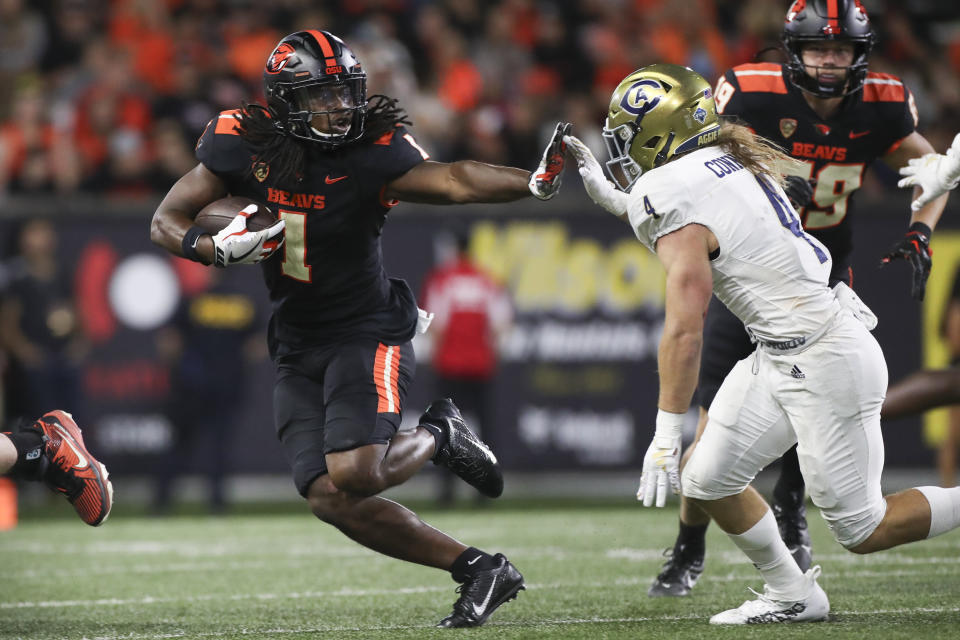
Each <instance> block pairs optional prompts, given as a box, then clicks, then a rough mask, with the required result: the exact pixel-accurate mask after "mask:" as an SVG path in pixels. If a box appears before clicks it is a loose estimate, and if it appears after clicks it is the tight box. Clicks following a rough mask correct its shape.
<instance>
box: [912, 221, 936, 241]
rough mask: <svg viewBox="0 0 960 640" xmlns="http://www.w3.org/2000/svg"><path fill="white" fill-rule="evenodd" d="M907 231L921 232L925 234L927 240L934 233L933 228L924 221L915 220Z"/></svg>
mask: <svg viewBox="0 0 960 640" xmlns="http://www.w3.org/2000/svg"><path fill="white" fill-rule="evenodd" d="M907 232H908V233H911V232H916V233H919V234H921V235H923V237H924V238H926V240H927V242H929V241H930V236H932V235H933V229H931V228H930V227H928V226H927V225H925V224H924V223H922V222H914V223H913V224H911V225H910V228H909V229H907Z"/></svg>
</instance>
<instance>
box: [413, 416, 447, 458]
mask: <svg viewBox="0 0 960 640" xmlns="http://www.w3.org/2000/svg"><path fill="white" fill-rule="evenodd" d="M420 426H421V427H423V428H424V429H426V430H427V431H429V432H430V433H431V435H433V439H434V440H435V441H436V443H435V445H436V448H435V449H434V450H433V456H431V457H433V458H436V457H437V452H439V451H440V449H442V448H443V446H444V445H445V444H447V436H446V434H444V432H443V429H441V428H440V427H438V426H437V425H435V424H430V423H429V422H421V423H420Z"/></svg>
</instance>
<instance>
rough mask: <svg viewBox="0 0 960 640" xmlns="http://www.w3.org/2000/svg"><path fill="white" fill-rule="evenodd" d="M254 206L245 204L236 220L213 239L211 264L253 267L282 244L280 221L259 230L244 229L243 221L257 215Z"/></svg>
mask: <svg viewBox="0 0 960 640" xmlns="http://www.w3.org/2000/svg"><path fill="white" fill-rule="evenodd" d="M257 208H258V207H257V205H255V204H251V205H247V207H246V208H245V209H243V211H241V212H240V213H239V214H238V215H237V217H236V218H234V219H233V220H231V221H230V224H228V225H227V226H226V227H224V228H223V229H221V230H220V232H219V233H218V234H217V235H215V236H213V247H214V256H213V264H215V265H217V266H218V267H226V266H229V265H231V264H254V263H256V262H260V261H261V260H266V259H267V258H269V257H270V256H272V255H273V253H274V252H275V251H276V250H277V249H279V248H280V247H281V246H282V245H283V240H284V237H283V228H284V221H283V220H279V221H277V223H276V224H274V225H272V226H269V227H267V228H266V229H264V230H262V231H250V230H249V229H247V218H249V217H250V216H252V215H253V214H254V213H256V212H257Z"/></svg>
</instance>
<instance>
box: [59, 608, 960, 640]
mask: <svg viewBox="0 0 960 640" xmlns="http://www.w3.org/2000/svg"><path fill="white" fill-rule="evenodd" d="M958 612H960V607H904V608H900V609H875V610H873V611H841V612H837V613H832V614H831V617H835V616H877V615H904V614H916V613H958ZM706 618H707V615H694V614H687V615H672V616H637V617H630V618H556V619H552V620H504V621H495V622H489V623H487V624H486V625H485V626H487V627H517V628H523V627H532V628H535V627H540V626H563V625H588V624H622V623H634V622H671V621H681V620H704V619H706ZM430 628H433V625H425V624H424V625H377V626H370V627H366V626H364V627H359V626H336V627H334V626H331V627H301V628H294V629H282V628H273V629H247V628H245V627H241V628H239V629H220V630H218V631H216V632H202V633H194V632H191V633H187V632H186V631H182V632H179V631H175V632H171V633H163V634H152V635H148V634H124V635H122V636H93V637H86V640H164V639H167V638H187V637H190V638H209V637H222V636H224V635H226V634H236V635H245V636H246V635H252V636H268V635H272V636H277V635H301V634H314V633H347V632H351V631H354V632H361V633H363V632H370V631H401V630H410V629H430ZM65 640H66V639H65Z"/></svg>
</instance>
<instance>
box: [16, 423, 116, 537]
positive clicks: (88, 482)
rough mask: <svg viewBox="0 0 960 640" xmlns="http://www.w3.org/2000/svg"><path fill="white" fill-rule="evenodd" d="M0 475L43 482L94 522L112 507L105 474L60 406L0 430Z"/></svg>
mask: <svg viewBox="0 0 960 640" xmlns="http://www.w3.org/2000/svg"><path fill="white" fill-rule="evenodd" d="M0 475H9V476H10V477H12V478H15V479H17V480H39V481H41V482H44V483H45V484H46V485H47V486H48V487H50V488H51V489H53V490H54V491H56V492H57V493H60V494H62V495H63V496H64V497H65V498H66V499H67V500H68V501H69V502H70V504H72V505H73V508H74V509H76V511H77V514H78V515H79V516H80V518H81V519H82V520H83V521H84V522H86V523H87V524H89V525H91V526H94V527H97V526H99V525H101V524H103V523H104V521H106V519H107V517H108V516H109V515H110V509H111V508H112V507H113V483H111V482H110V474H109V473H107V468H106V467H105V466H103V464H102V463H101V462H100V461H98V460H97V459H96V458H94V457H93V456H92V455H90V452H89V451H87V448H86V446H85V445H84V443H83V436H82V435H81V434H80V427H78V426H77V423H76V422H74V420H73V416H71V415H70V414H69V413H67V412H66V411H59V410H57V411H48V412H47V413H45V414H43V415H42V416H41V417H40V418H39V419H38V420H35V421H34V422H33V423H31V424H24V425H22V426H20V427H19V428H18V429H16V430H14V431H5V432H3V433H0Z"/></svg>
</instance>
